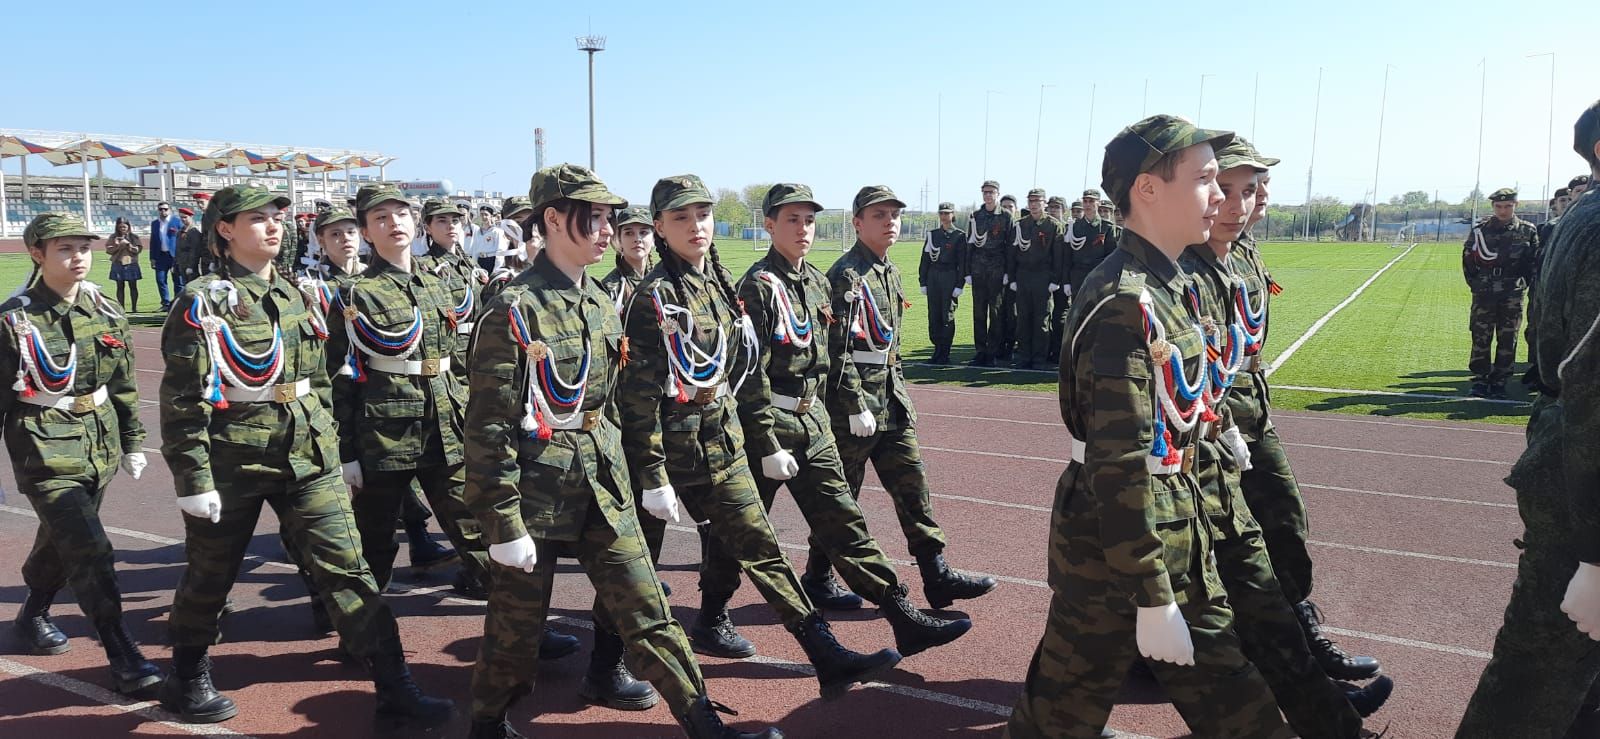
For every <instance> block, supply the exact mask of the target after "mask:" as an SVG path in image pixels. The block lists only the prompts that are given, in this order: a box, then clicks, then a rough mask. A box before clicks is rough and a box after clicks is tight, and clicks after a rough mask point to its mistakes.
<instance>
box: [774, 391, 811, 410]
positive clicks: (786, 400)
mask: <svg viewBox="0 0 1600 739" xmlns="http://www.w3.org/2000/svg"><path fill="white" fill-rule="evenodd" d="M816 402H817V396H815V395H808V396H806V397H804V398H796V397H793V396H789V395H779V394H777V393H773V394H772V405H773V406H774V407H777V408H782V409H784V410H786V411H794V412H795V413H799V414H802V415H804V414H806V413H810V412H811V406H812V405H814V404H816Z"/></svg>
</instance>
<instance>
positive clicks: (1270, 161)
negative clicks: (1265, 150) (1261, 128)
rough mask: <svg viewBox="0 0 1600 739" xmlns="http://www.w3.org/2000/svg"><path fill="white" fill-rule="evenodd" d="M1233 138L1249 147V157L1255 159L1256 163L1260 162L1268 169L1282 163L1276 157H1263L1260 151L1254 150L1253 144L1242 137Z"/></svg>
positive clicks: (1235, 135)
mask: <svg viewBox="0 0 1600 739" xmlns="http://www.w3.org/2000/svg"><path fill="white" fill-rule="evenodd" d="M1234 138H1236V139H1238V140H1240V141H1244V145H1245V146H1248V147H1250V155H1251V156H1253V157H1255V158H1256V161H1258V162H1261V163H1262V164H1265V165H1267V166H1268V167H1276V166H1278V163H1280V162H1282V161H1283V160H1282V159H1279V158H1277V157H1269V156H1265V155H1263V154H1262V153H1261V150H1260V149H1257V148H1256V145H1255V144H1252V143H1250V142H1249V141H1247V140H1246V139H1245V137H1243V136H1240V135H1238V134H1234Z"/></svg>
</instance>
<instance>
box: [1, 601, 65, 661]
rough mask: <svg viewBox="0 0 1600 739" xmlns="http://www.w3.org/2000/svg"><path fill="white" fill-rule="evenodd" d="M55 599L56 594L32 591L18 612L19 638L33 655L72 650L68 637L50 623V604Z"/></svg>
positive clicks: (17, 626) (17, 629)
mask: <svg viewBox="0 0 1600 739" xmlns="http://www.w3.org/2000/svg"><path fill="white" fill-rule="evenodd" d="M55 597H56V594H55V593H47V592H44V591H42V590H31V589H30V590H29V591H28V599H27V600H26V601H24V602H23V604H22V609H21V610H18V611H17V620H16V622H15V627H16V632H17V638H18V639H21V640H22V644H23V646H25V647H27V649H28V651H29V652H31V653H33V654H39V655H45V654H61V653H62V652H65V651H67V650H68V649H71V648H72V645H70V644H68V643H67V635H66V634H63V633H61V629H58V628H56V625H55V624H53V623H51V622H50V602H51V601H53V600H55Z"/></svg>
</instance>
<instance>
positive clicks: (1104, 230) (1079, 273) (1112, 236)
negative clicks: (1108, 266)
mask: <svg viewBox="0 0 1600 739" xmlns="http://www.w3.org/2000/svg"><path fill="white" fill-rule="evenodd" d="M1121 236H1122V229H1120V228H1118V227H1117V224H1116V223H1114V222H1112V221H1110V220H1107V219H1104V218H1096V219H1094V220H1090V219H1088V218H1087V217H1085V218H1079V219H1078V220H1076V221H1073V222H1072V230H1071V231H1070V232H1069V233H1068V234H1067V236H1066V239H1065V240H1066V242H1067V248H1068V249H1070V250H1071V251H1070V253H1069V254H1068V255H1067V262H1068V264H1067V267H1066V276H1067V278H1068V280H1069V284H1071V285H1072V294H1073V295H1074V296H1076V295H1077V294H1078V293H1079V292H1080V291H1081V290H1082V287H1083V281H1084V280H1086V279H1088V277H1089V273H1090V272H1092V271H1094V268H1095V267H1097V266H1099V265H1100V262H1102V261H1104V260H1105V258H1106V255H1107V254H1110V253H1111V252H1112V251H1115V250H1116V248H1117V241H1118V240H1119V239H1120V238H1121Z"/></svg>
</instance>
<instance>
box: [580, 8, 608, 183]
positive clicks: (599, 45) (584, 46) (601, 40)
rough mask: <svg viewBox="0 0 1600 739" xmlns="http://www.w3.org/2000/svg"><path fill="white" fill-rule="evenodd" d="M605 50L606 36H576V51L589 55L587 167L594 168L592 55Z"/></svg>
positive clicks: (591, 169)
mask: <svg viewBox="0 0 1600 739" xmlns="http://www.w3.org/2000/svg"><path fill="white" fill-rule="evenodd" d="M605 50H606V37H605V36H596V35H594V34H592V33H591V34H589V35H587V36H579V37H578V51H581V52H584V53H586V54H588V55H589V169H590V171H593V170H594V55H595V52H600V51H605Z"/></svg>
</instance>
